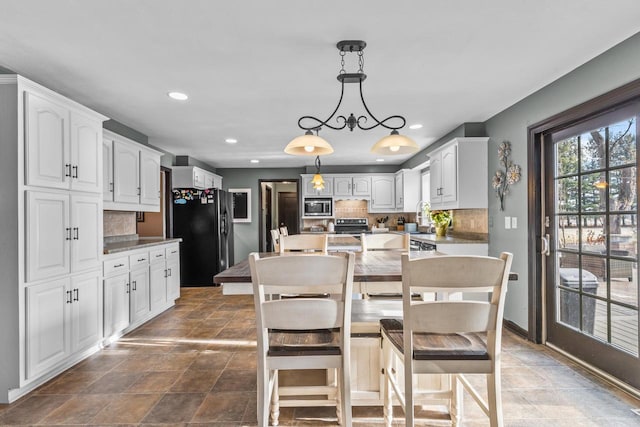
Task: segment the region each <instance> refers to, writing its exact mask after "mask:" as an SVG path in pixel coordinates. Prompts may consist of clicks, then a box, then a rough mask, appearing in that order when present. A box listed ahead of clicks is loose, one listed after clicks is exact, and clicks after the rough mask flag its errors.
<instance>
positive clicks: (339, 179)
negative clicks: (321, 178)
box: [333, 176, 351, 196]
mask: <svg viewBox="0 0 640 427" xmlns="http://www.w3.org/2000/svg"><path fill="white" fill-rule="evenodd" d="M333 195H334V196H351V177H346V176H336V177H333Z"/></svg>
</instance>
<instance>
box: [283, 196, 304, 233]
mask: <svg viewBox="0 0 640 427" xmlns="http://www.w3.org/2000/svg"><path fill="white" fill-rule="evenodd" d="M278 224H279V225H280V226H282V225H283V224H284V225H286V226H287V229H288V230H289V234H298V233H299V232H300V231H299V229H298V193H295V192H286V193H285V192H281V193H278Z"/></svg>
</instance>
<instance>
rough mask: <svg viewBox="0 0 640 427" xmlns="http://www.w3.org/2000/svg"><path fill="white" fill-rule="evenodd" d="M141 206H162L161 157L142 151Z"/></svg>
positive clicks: (154, 153) (151, 152)
mask: <svg viewBox="0 0 640 427" xmlns="http://www.w3.org/2000/svg"><path fill="white" fill-rule="evenodd" d="M140 204H142V205H151V206H160V156H159V155H158V154H157V153H156V152H154V151H149V150H144V149H143V150H140Z"/></svg>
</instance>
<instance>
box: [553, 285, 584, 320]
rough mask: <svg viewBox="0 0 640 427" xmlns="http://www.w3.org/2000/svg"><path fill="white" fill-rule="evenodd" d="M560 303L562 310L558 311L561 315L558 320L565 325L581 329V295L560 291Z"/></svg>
mask: <svg viewBox="0 0 640 427" xmlns="http://www.w3.org/2000/svg"><path fill="white" fill-rule="evenodd" d="M558 301H559V304H560V310H557V311H556V312H559V313H560V319H558V320H559V321H560V322H561V323H564V324H565V325H568V326H571V327H573V328H576V329H580V295H579V294H578V293H576V292H570V291H566V290H564V289H560V290H559V299H558Z"/></svg>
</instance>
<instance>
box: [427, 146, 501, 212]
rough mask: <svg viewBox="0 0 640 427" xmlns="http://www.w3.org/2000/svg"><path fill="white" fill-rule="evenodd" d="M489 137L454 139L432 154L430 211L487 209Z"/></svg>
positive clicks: (430, 157)
mask: <svg viewBox="0 0 640 427" xmlns="http://www.w3.org/2000/svg"><path fill="white" fill-rule="evenodd" d="M488 140H489V138H484V137H473V138H455V139H453V140H451V141H449V142H448V143H446V144H445V145H443V146H442V147H439V148H438V149H436V150H434V151H432V152H430V153H429V159H430V163H429V165H430V166H429V168H430V193H431V194H430V204H431V209H475V208H487V207H488V180H489V178H488V159H487V143H488Z"/></svg>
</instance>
